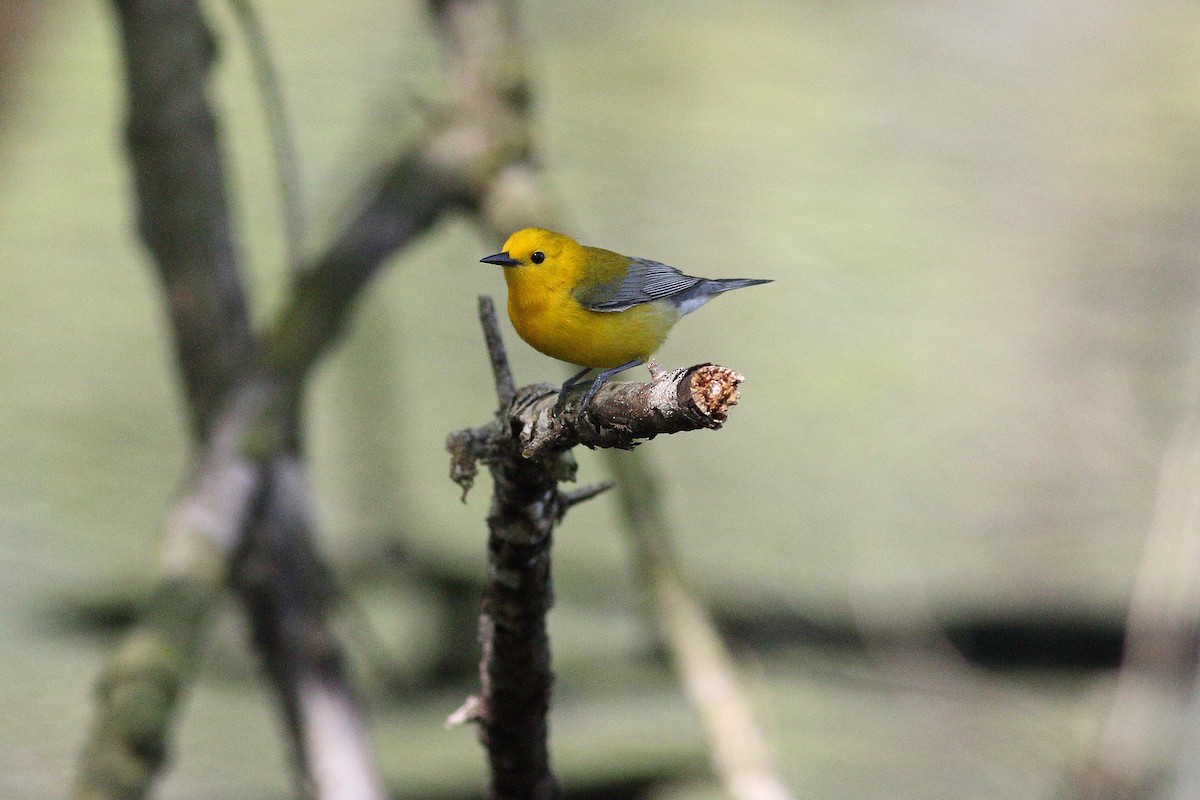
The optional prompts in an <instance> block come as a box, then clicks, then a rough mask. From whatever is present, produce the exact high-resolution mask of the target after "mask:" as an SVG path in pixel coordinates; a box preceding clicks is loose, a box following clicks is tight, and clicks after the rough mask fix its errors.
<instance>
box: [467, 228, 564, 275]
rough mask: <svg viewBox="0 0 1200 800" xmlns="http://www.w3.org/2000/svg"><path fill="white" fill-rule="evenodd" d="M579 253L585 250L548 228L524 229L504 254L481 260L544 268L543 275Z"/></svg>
mask: <svg viewBox="0 0 1200 800" xmlns="http://www.w3.org/2000/svg"><path fill="white" fill-rule="evenodd" d="M577 250H582V248H581V247H580V246H579V243H578V242H576V241H575V240H574V239H572V238H571V237H570V236H566V235H564V234H561V233H555V232H554V231H548V230H546V229H545V228H523V229H522V230H519V231H517V232H516V233H514V234H513V235H512V236H509V237H508V241H506V242H505V243H504V252H502V253H496V254H495V255H494V256H488V257H487V258H483V259H480V260H481V261H483V262H484V263H485V264H498V265H500V266H502V267H534V268H537V267H542V270H539V271H551V270H553V269H554V268H555V267H556V266H559V265H561V264H562V262H563V260H564V259H568V260H569V259H570V256H571V255H572V254H573V253H574V252H575V251H577Z"/></svg>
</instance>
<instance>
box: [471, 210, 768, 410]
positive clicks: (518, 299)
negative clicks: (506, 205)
mask: <svg viewBox="0 0 1200 800" xmlns="http://www.w3.org/2000/svg"><path fill="white" fill-rule="evenodd" d="M480 261H481V262H483V263H485V264H497V265H499V266H502V267H504V280H505V282H506V283H507V284H508V316H509V319H511V320H512V324H513V327H514V328H516V330H517V333H519V334H520V335H521V338H522V339H524V340H525V341H527V342H529V344H531V345H533V347H534V348H535V349H537V350H539V351H541V352H542V353H545V354H546V355H548V356H551V357H553V358H557V359H560V360H562V361H567V362H570V363H572V364H578V365H579V366H581V367H583V370H582V371H580V372H578V373H577V374H575V375H573V376H572V377H571V378H570V379H568V380H567V382H566V383H564V384H563V385H562V391H561V392H560V393H559V396H558V406H561V405H562V403H563V401H564V400H565V399H566V396H567V394H568V393H569V392H570V391H571V390H572V389H573V388H575V386H577V385H578V383H579V381H580V380H581V379H582V378H583V376H584V375H587V374H588V372H590V371H591V370H593V369H600V370H602V372H601V373H600V374H599V375H597V376H596V379H595V380H594V381H593V382H592V385H591V387H590V388H589V389H588V390H587V391H586V392H585V393H584V395H583V399H582V400H581V401H580V408H583V407H585V406H587V404H588V402H589V401H590V400H591V399H592V397H594V396H595V394H596V392H598V391H599V390H600V387H601V386H603V385H604V382H605V381H607V380H608V379H609V378H611V377H612V376H614V375H616V374H617V373H619V372H623V371H624V370H627V369H629V368H631V367H636V366H637V365H639V364H644V363H646V361H647V360H649V358H650V355H651V354H652V353H653V352H654V351H655V350H657V349H658V348H659V347H660V346H662V343H663V342H664V341H666V338H667V334H668V333H669V332H670V330H671V328H672V327H673V326H674V325H675V323H676V322H678V321H679V319H680V317H682V316H683V315H684V314H689V313H691V312H692V311H695V310H696V309H697V308H699V307H700V306H702V305H704V304H705V303H707V302H708V301H709V300H711V299H713V298H714V297H716V296H717V295H719V294H721V293H722V292H727V291H729V290H730V289H740V288H742V287H743V286H754V285H755V284H759V283H770V281H769V280H751V279H748V278H728V279H723V280H709V279H707V278H694V277H692V276H691V275H684V274H683V273H682V272H680V271H679V270H677V269H675V268H674V267H669V266H667V265H666V264H660V263H659V262H657V261H650V260H649V259H645V258H634V257H630V256H623V255H621V254H620V253H614V252H612V251H611V250H602V249H600V248H599V247H586V246H584V245H581V244H579V243H578V242H576V241H575V240H574V239H572V238H571V237H569V236H566V235H564V234H561V233H555V232H554V231H548V230H545V229H544V228H525V229H524V230H519V231H517V232H516V233H514V234H513V235H512V236H510V237H508V241H507V242H505V243H504V251H503V252H500V253H496V254H495V255H491V256H487V257H486V258H482V259H480ZM558 406H556V408H557V407H558Z"/></svg>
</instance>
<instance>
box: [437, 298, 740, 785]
mask: <svg viewBox="0 0 1200 800" xmlns="http://www.w3.org/2000/svg"><path fill="white" fill-rule="evenodd" d="M480 321H481V323H482V324H483V328H484V339H485V340H486V342H487V347H488V353H489V356H490V358H491V362H492V367H493V378H494V380H495V383H496V391H497V395H498V396H499V397H500V399H501V402H502V407H501V409H500V411H499V412H498V413H497V415H496V418H495V419H494V420H493V421H492V422H491V423H489V424H488V425H485V426H483V427H480V428H474V429H469V430H462V431H458V432H456V433H453V434H451V435H450V436H449V437H448V439H447V443H446V444H447V448H448V449H449V450H450V453H451V478H452V479H453V480H455V481H456V482H457V483H458V484H459V485H460V486H462V487H463V491H464V496H465V493H466V491H467V490H468V489H469V488H470V485H471V483H472V482H473V480H474V477H475V474H476V471H477V463H478V462H480V461H482V462H483V463H484V464H486V465H487V467H488V469H489V470H490V471H491V474H492V479H493V491H492V505H491V510H490V511H489V513H488V579H487V584H486V588H485V590H484V598H483V609H482V612H481V614H480V624H479V638H480V642H481V645H482V651H483V653H482V658H481V662H480V682H481V685H482V689H481V693H480V695H479V696H478V697H472V698H469V699H468V700H467V702H466V703H465V704H464V705H463V707H462V708H461V709H459V711H457V712H455V714H453V715H452V716H451V718H450V721H451V722H461V721H465V720H467V719H473V720H475V721H478V722H479V723H480V724H481V732H482V738H483V741H484V745H485V746H486V748H487V751H488V758H489V761H490V764H491V775H492V797H493V798H533V797H557V796H559V795H561V788H560V787H559V785H558V782H557V779H556V778H555V777H554V775H553V773H552V772H551V771H550V765H549V751H548V746H547V741H546V736H547V727H546V715H547V713H548V710H549V703H550V689H551V686H552V684H553V674H552V673H551V671H550V643H549V640H548V638H547V636H546V623H545V616H546V614H547V612H548V611H549V609H550V605H551V598H552V594H551V582H550V544H551V538H552V537H551V533H552V531H553V528H554V525H555V524H556V523H557V522H558V521H559V520H561V519H562V517H563V515H564V514H565V513H566V511H567V510H568V508H570V507H571V506H573V505H575V504H577V503H579V502H582V501H583V500H586V499H588V498H590V497H594V496H595V495H597V494H599V493H600V492H601V491H603V490H604V489H606V488H608V487H607V486H598V487H586V488H585V489H582V490H578V491H576V492H571V493H564V492H561V491H560V490H559V489H558V484H559V482H560V481H564V480H574V476H575V463H574V460H573V459H571V458H570V457H569V449H570V448H571V447H573V446H574V445H576V444H588V445H589V446H597V447H624V448H628V447H632V446H633V444H634V442H635V441H636V440H638V439H640V438H652V437H653V436H655V435H657V434H659V433H674V432H677V431H682V430H695V429H698V428H704V427H709V428H716V427H720V425H721V423H722V422H724V420H725V414H726V412H727V410H728V408H729V406H731V405H733V404H734V403H736V402H737V385H738V383H739V382H740V381H741V380H742V378H741V376H740V375H737V374H736V373H734V372H732V371H731V370H728V369H725V368H724V367H714V366H712V365H700V366H697V367H689V368H686V369H682V370H676V371H674V372H671V373H657V374H656V375H655V379H654V381H653V382H652V383H650V384H614V385H610V386H606V387H604V389H602V390H601V392H600V393H599V394H597V395H596V397H595V398H594V399H593V401H592V403H591V405H590V406H589V408H588V410H587V411H586V412H585V413H582V414H581V413H580V412H579V410H578V408H577V407H574V406H570V405H569V406H568V407H567V408H566V409H564V410H563V412H562V413H561V414H558V415H555V414H554V413H553V407H554V404H555V401H556V399H557V391H556V390H555V389H554V388H553V387H549V386H545V385H536V386H528V387H524V388H522V389H518V390H516V391H515V393H514V392H513V390H512V376H511V372H510V370H509V367H508V363H507V359H506V356H505V353H504V344H503V341H502V340H501V337H500V331H499V328H498V326H497V322H496V315H495V309H494V307H493V305H492V303H491V301H490V299H488V298H480ZM505 398H508V402H507V403H505V402H504V400H505ZM684 597H685V598H686V595H684ZM708 644H709V646H710V648H711V643H708ZM717 647H719V641H718V642H717ZM739 733H740V731H739Z"/></svg>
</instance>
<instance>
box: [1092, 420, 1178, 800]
mask: <svg viewBox="0 0 1200 800" xmlns="http://www.w3.org/2000/svg"><path fill="white" fill-rule="evenodd" d="M1198 562H1200V416H1197V415H1196V414H1195V413H1190V414H1189V415H1188V416H1187V417H1186V418H1185V419H1184V421H1183V422H1182V423H1181V424H1180V426H1179V428H1178V429H1177V430H1176V431H1175V433H1174V434H1173V436H1172V437H1171V440H1170V442H1169V443H1168V446H1167V450H1166V453H1165V454H1164V456H1163V462H1162V468H1161V471H1160V473H1159V479H1158V493H1157V497H1156V499H1155V506H1154V517H1153V520H1152V522H1151V525H1150V530H1149V531H1148V532H1147V534H1146V542H1145V545H1144V547H1143V551H1142V560H1141V563H1140V564H1139V565H1138V569H1137V573H1136V575H1135V577H1134V584H1133V596H1132V597H1131V598H1130V605H1129V617H1128V620H1127V622H1126V635H1125V652H1124V656H1123V658H1122V663H1121V672H1120V675H1119V677H1118V680H1117V685H1116V690H1115V691H1114V693H1113V698H1112V705H1111V706H1110V707H1109V709H1108V713H1107V716H1106V718H1105V719H1104V721H1103V723H1102V724H1101V726H1100V729H1099V731H1098V732H1097V737H1096V741H1095V743H1094V744H1093V745H1092V748H1091V752H1090V753H1088V754H1086V756H1085V757H1084V758H1083V759H1081V761H1080V763H1078V764H1076V765H1075V771H1074V776H1073V778H1074V783H1075V786H1074V789H1075V793H1076V796H1077V797H1080V798H1086V799H1088V800H1091V798H1125V797H1148V796H1151V795H1153V794H1155V792H1156V791H1157V785H1158V784H1159V782H1161V781H1162V780H1163V779H1164V774H1165V773H1164V771H1165V768H1166V767H1167V765H1168V764H1169V763H1170V761H1171V753H1172V752H1174V751H1175V750H1176V748H1177V746H1178V741H1173V740H1172V739H1171V737H1170V736H1169V735H1168V734H1167V733H1166V731H1170V730H1175V729H1177V728H1178V726H1179V724H1180V723H1181V721H1182V716H1183V712H1184V707H1185V702H1186V701H1185V697H1186V694H1187V692H1188V690H1189V688H1190V684H1191V683H1192V682H1193V681H1194V680H1195V679H1196V675H1197V670H1196V647H1197V641H1198V639H1200V634H1198V632H1200V575H1198V573H1197V571H1196V564H1197V563H1198Z"/></svg>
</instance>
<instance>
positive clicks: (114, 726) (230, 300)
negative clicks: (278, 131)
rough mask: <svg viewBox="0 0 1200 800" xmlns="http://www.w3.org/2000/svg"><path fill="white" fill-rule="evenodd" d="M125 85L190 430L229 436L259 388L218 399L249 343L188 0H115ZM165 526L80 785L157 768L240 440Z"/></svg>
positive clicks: (237, 484)
mask: <svg viewBox="0 0 1200 800" xmlns="http://www.w3.org/2000/svg"><path fill="white" fill-rule="evenodd" d="M113 8H114V11H115V13H116V18H117V21H118V25H119V29H120V33H121V42H122V50H123V53H124V64H125V75H126V82H127V87H128V118H127V142H128V147H129V161H130V165H131V168H132V171H133V178H134V187H135V189H136V196H137V217H138V227H139V230H140V232H141V235H142V238H143V240H144V241H145V243H146V246H147V248H148V249H149V251H150V254H151V256H152V257H153V261H154V264H155V266H156V269H157V273H158V276H159V279H160V282H161V285H162V289H163V293H164V296H165V297H166V300H167V308H168V311H169V315H170V320H171V324H172V330H173V333H174V343H175V351H176V357H177V358H176V360H177V363H178V365H179V369H180V373H181V376H182V379H183V385H184V393H185V396H186V397H187V400H188V404H189V408H190V412H191V413H190V419H189V421H190V428H191V434H192V440H193V442H194V443H195V444H196V445H200V446H203V445H205V444H206V443H208V441H209V439H210V436H211V439H212V440H214V441H218V442H228V441H229V439H230V438H231V430H232V429H235V428H237V427H238V426H239V424H240V423H241V422H242V421H244V420H245V419H246V418H247V417H248V416H253V415H255V414H256V413H257V410H258V404H259V402H260V400H261V399H262V397H261V395H260V394H259V393H257V392H252V393H249V394H247V395H246V396H245V397H244V398H243V401H242V402H239V403H235V404H231V406H230V407H229V409H228V412H229V413H228V417H229V420H228V421H227V422H226V423H224V424H219V423H217V421H216V418H217V412H218V409H219V408H220V407H221V405H222V403H223V402H224V401H225V398H226V396H227V394H228V392H229V390H230V388H231V387H232V386H233V384H234V382H235V381H236V380H237V379H238V377H239V375H240V373H241V370H242V369H243V367H244V365H245V364H246V363H247V361H248V360H249V357H250V353H251V350H252V348H253V338H252V336H251V332H250V323H249V316H248V311H247V307H246V301H245V294H244V292H243V289H242V284H241V278H240V275H239V272H238V265H237V260H236V251H235V246H234V241H233V234H232V229H231V225H230V221H229V212H228V207H227V203H226V198H225V194H224V192H225V187H224V174H223V170H222V167H221V157H220V152H219V146H218V141H217V138H218V137H217V126H216V120H215V117H214V115H213V113H212V110H211V109H210V107H209V105H208V101H207V98H206V96H205V86H206V83H207V80H208V73H209V69H210V67H211V64H212V61H213V57H214V48H213V41H212V34H211V33H210V32H209V30H208V28H207V27H206V26H205V24H204V21H203V19H202V18H201V16H200V13H199V10H198V8H197V6H196V4H195V3H194V2H192V0H175V1H173V2H150V1H149V0H115V2H114V3H113ZM197 463H198V465H199V466H198V468H197V470H196V474H195V475H194V476H193V477H192V479H191V480H190V481H189V483H188V485H187V486H186V487H185V490H184V491H183V493H182V495H181V497H180V499H179V501H178V502H177V505H176V508H175V509H174V512H173V513H172V514H171V517H170V519H169V520H168V521H167V525H166V540H165V548H164V556H163V562H164V563H163V569H164V576H163V577H162V578H161V579H160V581H159V583H158V585H157V587H156V588H155V590H154V592H153V594H152V596H151V598H150V603H149V606H148V609H147V611H146V613H145V615H144V616H143V618H142V619H141V620H139V623H138V625H137V626H136V628H134V629H133V630H132V631H131V632H129V633H128V634H126V635H125V636H124V637H123V639H122V641H121V642H120V644H119V645H118V646H117V648H116V650H115V652H114V654H113V655H112V656H111V657H110V659H109V662H108V664H107V666H106V668H105V669H104V672H103V674H102V675H101V677H100V680H99V681H98V685H97V690H96V693H97V707H98V708H97V714H96V717H95V720H94V721H93V723H92V727H91V730H90V731H89V734H88V738H87V740H86V741H85V743H84V746H83V750H82V753H81V756H80V764H79V769H78V773H77V776H76V784H75V794H76V796H78V797H88V798H97V797H98V798H103V797H140V796H142V795H143V794H144V793H145V791H146V789H147V788H148V786H149V783H150V781H151V780H152V779H153V778H154V776H155V775H156V774H157V772H158V770H159V769H160V768H161V766H162V764H163V762H164V759H165V755H166V751H167V732H168V729H169V727H170V723H171V720H172V718H173V715H174V711H175V709H176V707H177V702H178V697H179V695H180V694H181V693H182V692H183V691H184V689H185V688H186V686H187V684H188V682H189V681H190V679H191V675H192V674H193V672H194V669H195V664H196V659H197V654H198V652H199V649H200V645H201V644H202V642H203V639H204V633H205V631H206V630H207V620H208V618H209V611H210V609H211V607H212V605H213V602H214V600H215V598H216V597H217V596H218V594H219V592H220V590H221V588H222V586H223V583H224V579H225V575H226V566H227V559H228V556H229V553H230V552H231V549H232V547H233V546H234V544H235V543H236V541H237V539H238V537H239V535H240V532H241V530H242V529H243V527H244V526H245V525H247V524H249V522H250V520H251V519H252V518H253V516H254V506H255V503H256V501H257V499H258V498H259V496H260V492H259V488H260V484H259V480H258V477H259V475H258V471H257V470H256V468H255V467H254V465H252V464H250V463H248V462H247V461H246V460H245V459H243V458H241V456H240V454H238V453H237V452H226V453H225V454H224V455H222V454H219V453H217V452H215V451H212V450H208V451H206V452H205V453H202V454H201V455H200V456H199V457H198V458H197Z"/></svg>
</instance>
